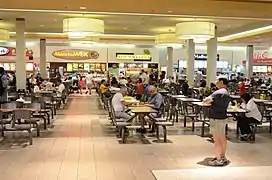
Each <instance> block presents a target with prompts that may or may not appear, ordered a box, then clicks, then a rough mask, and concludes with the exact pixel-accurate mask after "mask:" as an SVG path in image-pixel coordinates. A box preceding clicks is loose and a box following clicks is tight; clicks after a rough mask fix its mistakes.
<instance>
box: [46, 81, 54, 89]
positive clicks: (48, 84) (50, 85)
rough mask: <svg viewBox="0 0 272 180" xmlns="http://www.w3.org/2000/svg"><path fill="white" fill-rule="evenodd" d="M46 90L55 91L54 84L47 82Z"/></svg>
mask: <svg viewBox="0 0 272 180" xmlns="http://www.w3.org/2000/svg"><path fill="white" fill-rule="evenodd" d="M45 89H46V90H52V89H53V83H52V82H49V81H48V82H46V83H45Z"/></svg>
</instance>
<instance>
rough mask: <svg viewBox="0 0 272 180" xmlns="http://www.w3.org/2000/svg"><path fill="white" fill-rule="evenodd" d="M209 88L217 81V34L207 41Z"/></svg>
mask: <svg viewBox="0 0 272 180" xmlns="http://www.w3.org/2000/svg"><path fill="white" fill-rule="evenodd" d="M207 55H208V58H207V86H210V84H211V83H212V82H213V83H214V82H215V81H216V74H217V34H216V29H215V37H214V38H212V39H210V40H208V41H207Z"/></svg>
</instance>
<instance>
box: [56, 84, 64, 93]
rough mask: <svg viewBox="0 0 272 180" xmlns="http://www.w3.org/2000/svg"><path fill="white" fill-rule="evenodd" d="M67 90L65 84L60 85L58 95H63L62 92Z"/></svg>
mask: <svg viewBox="0 0 272 180" xmlns="http://www.w3.org/2000/svg"><path fill="white" fill-rule="evenodd" d="M64 89H65V86H64V84H60V85H59V87H58V92H57V93H59V94H58V95H61V94H62V91H63V90H64Z"/></svg>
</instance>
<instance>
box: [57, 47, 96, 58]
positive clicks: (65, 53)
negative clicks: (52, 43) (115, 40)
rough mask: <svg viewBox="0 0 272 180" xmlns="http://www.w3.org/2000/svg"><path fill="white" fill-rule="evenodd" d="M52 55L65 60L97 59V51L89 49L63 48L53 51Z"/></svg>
mask: <svg viewBox="0 0 272 180" xmlns="http://www.w3.org/2000/svg"><path fill="white" fill-rule="evenodd" d="M52 55H53V56H54V57H56V58H60V59H66V60H88V59H98V57H99V53H98V52H97V51H89V50H84V49H63V50H58V51H54V52H53V53H52Z"/></svg>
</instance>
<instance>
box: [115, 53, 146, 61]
mask: <svg viewBox="0 0 272 180" xmlns="http://www.w3.org/2000/svg"><path fill="white" fill-rule="evenodd" d="M117 59H120V60H129V59H130V60H134V59H142V60H148V59H151V55H146V54H144V55H127V54H124V55H122V54H118V55H117Z"/></svg>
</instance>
